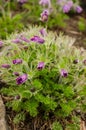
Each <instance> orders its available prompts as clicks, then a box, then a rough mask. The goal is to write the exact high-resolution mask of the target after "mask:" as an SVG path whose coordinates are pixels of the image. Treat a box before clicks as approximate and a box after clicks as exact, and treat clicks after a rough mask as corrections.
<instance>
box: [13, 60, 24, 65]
mask: <svg viewBox="0 0 86 130" xmlns="http://www.w3.org/2000/svg"><path fill="white" fill-rule="evenodd" d="M12 62H13V64H21V63H22V59H15V60H13V61H12Z"/></svg>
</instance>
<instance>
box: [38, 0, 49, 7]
mask: <svg viewBox="0 0 86 130" xmlns="http://www.w3.org/2000/svg"><path fill="white" fill-rule="evenodd" d="M39 4H40V5H42V6H48V7H51V1H50V0H40V1H39Z"/></svg>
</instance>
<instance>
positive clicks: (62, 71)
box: [60, 69, 68, 77]
mask: <svg viewBox="0 0 86 130" xmlns="http://www.w3.org/2000/svg"><path fill="white" fill-rule="evenodd" d="M60 74H61V76H62V77H67V76H68V72H67V71H66V70H65V69H61V72H60Z"/></svg>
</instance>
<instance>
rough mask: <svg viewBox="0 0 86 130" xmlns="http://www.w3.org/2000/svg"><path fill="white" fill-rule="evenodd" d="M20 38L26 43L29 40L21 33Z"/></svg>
mask: <svg viewBox="0 0 86 130" xmlns="http://www.w3.org/2000/svg"><path fill="white" fill-rule="evenodd" d="M20 39H21V40H22V41H24V42H27V43H29V42H30V40H29V39H27V38H26V37H24V36H23V35H21V37H20Z"/></svg>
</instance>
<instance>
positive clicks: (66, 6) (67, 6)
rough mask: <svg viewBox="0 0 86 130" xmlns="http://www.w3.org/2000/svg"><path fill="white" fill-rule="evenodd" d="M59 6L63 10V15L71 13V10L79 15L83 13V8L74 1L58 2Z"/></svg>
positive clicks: (62, 0)
mask: <svg viewBox="0 0 86 130" xmlns="http://www.w3.org/2000/svg"><path fill="white" fill-rule="evenodd" d="M57 4H58V5H59V6H60V7H61V8H62V11H63V13H69V12H70V11H71V10H74V11H75V12H77V13H81V12H82V8H81V7H80V6H79V5H78V4H77V3H74V2H73V1H72V0H57Z"/></svg>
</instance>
